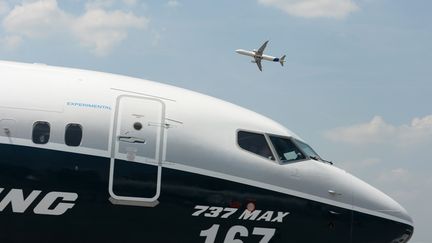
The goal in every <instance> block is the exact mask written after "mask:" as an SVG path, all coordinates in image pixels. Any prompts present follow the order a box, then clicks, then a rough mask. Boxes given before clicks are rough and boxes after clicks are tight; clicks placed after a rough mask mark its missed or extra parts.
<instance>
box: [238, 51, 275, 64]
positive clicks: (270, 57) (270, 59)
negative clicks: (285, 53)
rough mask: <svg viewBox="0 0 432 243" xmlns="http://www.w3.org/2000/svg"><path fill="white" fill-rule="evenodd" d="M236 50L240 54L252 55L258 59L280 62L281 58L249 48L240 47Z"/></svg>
mask: <svg viewBox="0 0 432 243" xmlns="http://www.w3.org/2000/svg"><path fill="white" fill-rule="evenodd" d="M236 52H237V53H238V54H241V55H245V56H250V57H253V58H257V59H262V60H266V61H271V62H279V58H277V57H274V56H269V55H264V54H263V55H257V54H256V52H254V51H247V50H243V49H238V50H236Z"/></svg>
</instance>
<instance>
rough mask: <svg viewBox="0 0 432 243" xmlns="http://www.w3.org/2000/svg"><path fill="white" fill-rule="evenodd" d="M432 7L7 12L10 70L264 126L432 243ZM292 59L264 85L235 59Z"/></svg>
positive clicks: (383, 3)
mask: <svg viewBox="0 0 432 243" xmlns="http://www.w3.org/2000/svg"><path fill="white" fill-rule="evenodd" d="M431 8H432V2H431V1H428V0H415V1H406V0H357V1H354V0H327V1H322V0H239V1H226V0H224V1H222V0H221V1H208V0H202V1H190V0H189V1H187V0H177V1H175V0H170V1H168V0H166V1H138V0H105V1H101V0H94V1H82V0H68V1H60V0H57V1H56V0H37V1H31V0H24V1H20V0H10V1H5V0H0V18H1V25H0V44H1V48H0V55H1V59H3V60H12V61H21V62H40V63H46V64H50V65H59V66H68V67H76V68H85V69H91V70H100V71H106V72H113V73H119V74H125V75H129V76H135V77H142V78H147V79H151V80H156V81H159V82H163V83H168V84H172V85H176V86H180V87H183V88H188V89H192V90H195V91H198V92H202V93H205V94H209V95H212V96H215V97H218V98H221V99H225V100H228V101H230V102H233V103H235V104H238V105H241V106H244V107H246V108H249V109H252V110H254V111H257V112H259V113H262V114H264V115H266V116H268V117H271V118H273V119H274V120H276V121H278V122H280V123H282V124H283V125H285V126H286V127H288V128H290V129H291V130H293V131H294V132H296V133H297V134H299V135H300V136H301V137H303V138H304V139H305V140H307V141H308V142H309V143H310V144H311V145H312V146H313V147H315V148H316V150H317V151H318V152H319V153H321V155H322V156H323V157H326V158H327V159H330V160H333V161H334V162H335V163H336V165H337V166H340V167H342V168H345V169H347V170H348V171H350V172H352V173H353V174H355V175H357V176H359V177H360V178H362V179H365V180H366V181H368V182H370V183H371V184H373V185H374V186H377V187H378V188H380V189H381V190H383V191H384V192H386V193H388V194H389V195H390V196H392V197H394V198H395V199H396V200H397V201H399V202H401V204H402V205H403V206H405V207H406V208H407V209H408V211H409V212H410V213H411V214H412V216H413V217H414V220H415V223H416V232H415V237H414V239H413V240H412V242H417V243H420V242H422V243H426V242H431V240H432V232H430V229H429V223H428V222H429V219H430V218H431V217H432V210H431V209H430V207H429V204H430V201H431V199H432V196H431V192H432V179H431V176H430V174H431V171H432V163H431V162H432V161H431V158H430V156H428V154H427V153H428V152H429V151H430V150H431V146H432V109H431V106H430V104H432V80H431V77H432V44H431V43H432V15H431V14H430V9H431ZM265 40H270V43H269V45H268V47H267V50H266V51H267V52H268V54H272V55H275V56H281V55H282V54H286V55H287V63H286V65H285V67H283V68H281V67H280V65H279V64H276V63H268V62H265V63H263V69H264V71H263V72H262V73H261V72H259V71H258V69H257V68H256V66H255V64H252V63H250V60H249V59H248V58H247V57H244V56H240V55H238V54H236V53H235V52H234V50H235V49H238V48H243V49H254V48H258V47H259V46H260V45H261V44H262V43H263V42H264V41H265Z"/></svg>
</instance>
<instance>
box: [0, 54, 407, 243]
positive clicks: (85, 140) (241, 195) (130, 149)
mask: <svg viewBox="0 0 432 243" xmlns="http://www.w3.org/2000/svg"><path fill="white" fill-rule="evenodd" d="M237 52H238V53H239V54H243V55H247V56H251V57H254V58H259V59H264V60H269V61H275V58H274V57H271V56H267V55H262V56H258V57H257V56H255V53H254V52H252V51H245V50H237ZM0 73H1V79H0V85H1V87H2V88H1V89H0V226H2V224H3V225H7V227H8V229H10V230H11V232H15V231H16V232H20V235H21V236H19V235H8V238H1V237H3V234H0V241H1V242H11V240H9V241H8V240H2V239H14V241H15V242H27V241H30V240H28V239H27V238H25V237H31V236H32V233H30V232H37V230H35V229H34V228H33V227H37V226H38V222H41V227H42V226H43V227H44V228H42V229H43V230H40V232H39V237H40V238H39V239H45V240H44V241H40V242H58V241H60V240H59V239H61V237H63V236H64V235H72V237H79V236H80V235H79V234H73V233H71V232H75V231H76V232H80V230H75V226H79V227H81V228H79V229H81V230H83V231H84V230H85V229H88V226H89V225H95V226H100V230H101V232H103V233H99V234H97V233H94V234H93V236H94V237H95V239H100V237H102V236H105V237H106V239H111V235H114V236H116V235H115V234H116V233H118V234H119V235H120V233H122V236H124V235H127V236H128V237H131V238H133V237H132V236H130V234H135V236H134V239H136V241H128V242H143V241H141V240H142V236H141V235H138V234H139V233H140V230H144V231H143V232H145V234H143V235H144V237H147V240H148V242H173V241H170V234H168V233H167V230H166V229H170V230H171V231H170V233H171V234H173V236H172V237H180V236H181V237H183V238H181V239H180V240H179V241H178V242H203V238H202V237H204V236H206V237H208V238H209V239H210V238H211V236H209V235H210V234H211V233H212V232H213V233H215V234H216V233H217V229H218V228H219V224H220V225H222V224H226V223H227V222H229V225H228V226H229V227H233V230H234V231H235V230H237V229H239V228H241V230H242V232H246V231H245V230H249V232H250V233H251V234H254V233H253V232H255V233H256V232H258V233H257V234H261V235H266V234H264V233H260V232H261V231H263V229H264V230H266V232H267V233H269V232H270V233H272V232H273V234H274V233H275V232H276V233H277V234H278V236H279V237H280V241H277V242H288V239H291V238H294V239H314V240H310V241H308V242H317V241H319V239H320V238H319V237H327V238H325V239H329V240H326V242H350V241H349V239H351V238H352V239H359V240H358V241H352V242H367V243H369V242H377V241H374V240H375V239H381V238H380V237H381V236H380V235H381V234H382V231H383V230H384V231H385V230H387V231H388V229H389V227H390V228H391V229H394V230H393V231H395V232H396V233H394V234H393V231H392V232H390V233H389V237H388V239H389V240H387V241H386V242H392V241H391V240H390V239H394V238H396V236H398V234H399V233H398V232H402V233H401V234H402V235H401V237H408V238H409V237H410V235H411V234H412V228H413V227H412V225H413V222H412V219H411V217H410V216H409V215H408V213H407V212H406V210H405V209H404V208H403V207H402V206H401V205H399V204H398V203H397V202H396V201H394V200H393V199H392V198H390V197H388V196H387V195H385V194H384V193H382V192H381V191H379V190H378V189H376V188H374V187H372V186H371V185H369V184H367V183H366V182H364V181H362V180H360V179H358V178H356V177H355V176H353V175H351V174H350V173H348V172H346V171H344V170H341V169H339V168H337V167H336V166H334V165H331V164H329V163H325V162H323V161H319V160H318V159H314V158H313V157H311V156H309V157H304V159H302V160H299V161H296V162H295V163H286V162H284V161H283V160H281V158H280V155H281V154H280V153H276V146H275V145H274V144H275V143H273V142H272V141H271V139H272V138H274V137H283V138H286V139H296V140H298V141H302V140H301V138H299V137H298V136H297V135H296V134H294V133H293V132H292V131H290V130H289V129H287V128H285V127H283V126H282V125H280V124H279V123H277V122H275V121H273V120H271V119H269V118H267V117H264V116H262V115H260V114H257V113H255V112H253V111H250V110H247V109H244V108H242V107H239V106H236V105H234V104H231V103H228V102H225V101H222V100H219V99H216V98H213V97H209V96H206V95H203V94H199V93H196V92H193V91H190V90H185V89H181V88H177V87H173V86H169V85H165V84H161V83H156V82H152V81H148V80H143V79H137V78H131V77H125V76H120V75H114V74H108V73H101V72H92V71H85V70H77V69H69V68H59V67H51V66H46V65H36V64H22V63H14V62H0ZM43 124H45V125H47V124H48V129H47V128H46V127H45V128H43V127H44V126H45V125H43ZM71 124H75V125H79V126H80V127H81V128H82V132H81V133H82V134H81V137H80V141H79V143H78V144H77V145H75V146H71V145H70V144H68V143H67V142H66V138H67V137H68V136H67V132H66V131H67V129H68V127H69V126H70V125H71ZM37 125H42V126H41V128H38V129H35V128H37V127H38V126H37ZM239 131H244V132H249V133H253V134H255V135H259V136H260V137H261V138H263V139H264V142H263V143H264V144H267V145H269V146H270V148H271V151H270V153H272V154H273V156H272V157H268V156H260V155H258V153H257V152H253V151H255V150H246V149H244V148H243V147H241V146H240V143H239ZM35 134H36V135H35ZM40 139H41V140H40ZM44 141H45V142H44ZM258 142H260V143H261V142H262V140H259V141H258ZM251 151H252V152H251ZM282 155H283V154H282ZM125 168H126V169H125ZM142 168H145V169H142ZM147 168H150V169H149V170H147ZM138 172H142V174H140V173H138ZM122 173H125V174H126V176H123V174H122ZM128 173H130V174H128ZM162 175H163V176H162ZM116 185H117V186H116ZM124 185H126V186H128V187H130V188H131V189H130V190H129V188H128V187H125V186H124ZM135 187H137V188H139V190H134V188H135ZM125 188H126V189H125ZM148 188H150V189H152V190H149V189H148ZM153 188H154V190H153ZM42 190H43V191H46V192H50V193H48V194H47V195H45V196H44V197H42V196H41V197H40V199H42V201H41V202H38V206H37V207H36V208H35V209H34V210H28V211H32V212H34V215H33V218H34V221H25V220H26V218H19V216H22V215H20V213H23V212H24V211H25V210H26V209H27V208H28V206H29V205H28V204H24V201H23V199H22V198H23V197H22V196H21V195H22V194H23V193H24V192H25V193H26V194H27V193H30V192H32V191H33V192H32V195H36V194H39V193H40V192H41V191H42ZM146 190H148V191H149V193H148V194H147V193H144V192H146ZM245 190H248V191H247V192H246V191H245ZM2 191H3V193H2ZM150 192H151V193H150ZM65 193H74V194H73V195H72V194H65ZM17 195H18V196H17ZM65 195H69V196H70V195H72V196H76V197H78V198H79V200H77V201H76V202H75V201H74V200H75V199H74V200H72V201H73V202H74V203H75V204H76V206H74V207H73V208H70V209H67V210H66V209H65V210H63V211H62V212H63V213H65V215H66V216H68V215H70V217H66V218H65V220H71V218H72V217H73V218H72V219H74V220H75V221H74V223H71V224H70V225H73V226H74V227H63V224H59V223H58V222H59V221H58V220H55V218H53V217H52V218H50V219H49V218H46V219H45V218H44V217H39V216H38V215H39V214H40V213H41V212H42V213H45V214H49V213H51V214H53V213H55V212H52V210H51V209H50V207H49V206H50V205H51V204H53V202H54V201H55V200H54V201H52V202H51V201H50V200H51V199H52V198H53V196H55V197H56V198H64V197H66V196H65ZM29 198H30V199H29V200H27V199H26V200H25V201H26V202H27V201H29V202H31V200H34V199H35V197H33V198H31V197H30V196H29ZM45 198H46V199H45ZM54 199H55V198H54ZM282 199H283V200H282ZM65 201H67V200H65ZM249 201H251V202H252V204H253V203H256V205H257V207H258V208H259V209H258V210H255V211H254V212H255V213H256V214H257V213H258V212H259V211H261V210H262V211H263V212H264V211H266V212H268V213H266V217H263V216H262V217H259V218H257V226H256V227H260V228H257V229H258V230H256V228H254V229H253V228H250V229H247V228H245V227H244V226H242V224H243V223H244V222H243V221H239V220H238V218H239V217H240V218H244V217H245V215H246V214H244V215H243V216H242V214H240V213H239V215H236V218H235V219H234V218H232V220H231V221H227V220H229V218H228V216H227V215H228V214H227V215H225V213H226V212H225V211H224V214H221V215H224V216H221V217H219V218H216V216H217V215H218V214H219V213H220V212H222V211H223V210H228V212H234V211H235V210H236V209H235V208H236V207H237V206H236V205H238V204H239V203H240V204H242V205H243V206H242V207H244V206H246V205H248V203H249ZM47 202H49V203H47ZM9 203H12V204H13V205H15V206H14V207H13V208H12V209H10V208H9V207H6V206H7V205H8V204H9ZM64 203H68V202H64ZM249 204H250V203H249ZM39 205H41V206H39ZM62 205H72V204H62ZM277 205H280V206H277ZM17 206H20V207H17ZM131 206H135V207H136V208H134V207H131ZM140 207H141V208H140ZM203 207H204V208H207V207H208V208H209V210H213V211H211V212H209V213H203V214H202V215H203V216H198V215H200V212H198V213H197V212H195V211H196V209H200V208H203ZM238 207H240V206H238ZM233 208H234V209H233ZM296 208H298V210H297V209H296ZM241 209H242V210H239V212H240V211H243V210H245V209H244V208H241ZM50 210H51V211H50ZM215 210H219V211H220V212H219V211H218V212H219V213H216V211H215ZM233 210H234V211H233ZM252 211H253V210H252ZM279 211H280V212H279ZM93 212H94V213H93ZM244 212H246V213H247V215H249V216H248V218H249V220H248V221H247V222H248V224H249V223H250V222H252V221H251V219H254V218H255V217H256V215H255V216H254V217H252V216H250V214H251V212H250V211H244ZM276 212H277V213H278V215H289V216H290V217H291V218H290V217H288V216H286V218H285V219H284V220H282V218H280V219H277V218H276V219H270V216H271V214H273V213H274V214H276ZM286 212H288V213H286ZM92 213H93V214H92ZM173 215H174V217H175V218H176V219H171V217H172V216H173ZM206 215H207V216H208V218H206V217H207V216H206ZM215 215H216V216H215ZM26 216H28V215H26ZM267 216H268V217H267ZM137 217H138V218H137ZM281 217H282V216H281ZM119 218H122V220H123V221H122V220H120V219H119ZM177 218H178V219H177ZM21 220H23V221H21ZM37 220H43V221H37ZM92 220H93V221H92ZM215 220H216V221H215ZM329 220H330V221H329ZM371 220H375V221H373V222H377V223H380V222H381V223H382V222H384V223H382V224H381V226H380V227H377V226H376V224H374V223H370V222H372V221H371ZM258 221H259V222H258ZM272 221H273V222H272ZM282 221H283V222H282ZM327 221H329V222H330V223H329V222H327ZM11 222H12V223H11ZM28 222H30V223H28ZM65 222H66V221H65ZM67 222H69V221H67ZM102 222H103V223H102ZM178 222H185V223H178ZM245 222H246V221H245ZM334 222H335V223H334ZM358 222H360V223H358ZM43 223H44V224H43ZM127 223H130V224H127ZM158 223H160V224H159V225H158ZM369 223H370V225H369ZM125 224H127V227H126V226H125ZM141 224H147V226H146V227H142V226H141ZM167 224H168V226H167ZM239 224H240V225H239ZM248 224H247V225H246V224H245V225H246V226H248ZM263 224H264V226H262V225H263ZM57 225H58V226H59V227H60V228H56V231H55V232H57V236H58V237H57V238H55V237H54V236H53V235H54V233H53V232H51V231H50V230H51V229H52V228H53V227H56V226H57ZM212 225H213V226H212ZM322 225H324V226H323V227H327V225H329V227H328V228H329V229H328V230H327V231H325V232H324V233H325V234H324V233H323V232H322V231H321V228H322ZM21 226H23V227H24V226H25V227H28V229H26V230H27V231H24V233H23V231H22V227H21ZM135 226H136V227H139V230H138V229H137V230H135V229H136V228H133V227H135ZM182 226H184V227H182ZM228 226H227V227H228ZM282 226H283V227H285V228H281V229H280V230H278V231H276V229H277V228H278V229H279V227H282ZM297 226H299V227H300V226H301V228H302V229H305V228H307V229H308V230H309V231H310V230H311V229H314V230H316V232H319V233H317V234H321V235H317V239H315V238H313V237H314V234H310V235H304V234H303V233H302V232H300V228H299V229H297V228H295V227H297ZM345 226H346V227H348V228H346V229H345V228H344V227H345ZM110 227H111V228H110ZM248 227H249V226H248ZM254 227H255V226H254ZM263 227H264V228H263ZM350 227H353V229H354V230H351V228H350ZM367 227H369V228H367ZM405 228H406V229H409V230H410V233H409V234H408V236H404V235H403V234H404V232H405ZM118 229H122V230H123V231H118ZM207 229H211V230H207ZM374 229H376V230H377V232H378V233H376V234H378V236H374V235H373V234H370V233H369V232H370V230H374ZM68 230H69V231H68ZM92 230H93V228H92ZM260 230H261V231H260ZM288 230H292V231H291V232H288ZM334 230H340V231H341V232H345V233H346V236H347V238H346V239H348V240H331V239H333V238H331V237H333V236H335V235H336V236H338V234H339V233H338V234H336V233H335V234H333V232H336V231H334ZM356 230H357V231H356ZM362 230H363V231H362ZM221 231H223V230H222V227H221ZM234 231H233V232H234ZM173 232H174V233H173ZM175 232H177V233H175ZM229 232H231V231H229ZM311 232H312V231H311ZM327 232H329V233H327ZM350 232H354V233H355V234H357V235H355V234H353V235H352V236H351V235H350ZM363 232H368V234H364V233H363ZM220 234H222V233H220ZM236 234H237V233H236V232H234V233H227V237H228V238H229V236H230V235H233V236H235V235H236ZM189 235H193V236H195V238H193V239H192V240H191V238H187V237H189ZM244 235H247V233H245V234H244ZM268 235H270V234H268ZM339 235H342V236H343V235H344V234H339ZM90 236H91V234H89V236H85V237H87V238H86V239H87V241H82V240H81V239H75V241H74V242H94V241H97V240H92V241H90ZM318 236H319V237H318ZM16 237H22V238H16ZM83 237H84V236H83ZM116 237H117V236H116ZM149 237H153V238H149ZM162 237H166V238H162ZM200 237H201V238H200ZM242 237H243V235H242ZM269 237H271V236H269ZM295 237H297V238H295ZM307 237H310V238H307ZM350 237H351V238H350ZM363 237H370V239H371V240H370V241H365V240H363V239H364V238H363ZM228 238H227V239H228ZM17 239H21V240H17ZM47 239H57V240H56V241H54V240H52V241H48V240H47ZM128 239H129V238H128ZM157 239H159V240H157ZM269 239H270V238H269ZM338 239H339V238H338ZM386 239H387V238H386ZM71 242H73V241H71ZM104 242H108V241H107V240H105V241H104ZM109 242H116V241H114V240H112V241H109ZM117 242H124V241H117ZM205 242H214V241H210V240H209V241H205ZM225 242H234V241H225ZM245 242H250V241H246V240H245ZM260 242H267V241H260ZM272 242H276V241H272ZM293 242H304V241H301V240H294V241H293ZM397 242H404V241H397Z"/></svg>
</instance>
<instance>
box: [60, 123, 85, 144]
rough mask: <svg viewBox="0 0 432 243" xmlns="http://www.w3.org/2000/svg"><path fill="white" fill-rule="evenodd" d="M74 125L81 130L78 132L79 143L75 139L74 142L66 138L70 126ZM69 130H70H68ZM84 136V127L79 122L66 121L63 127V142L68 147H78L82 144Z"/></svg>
mask: <svg viewBox="0 0 432 243" xmlns="http://www.w3.org/2000/svg"><path fill="white" fill-rule="evenodd" d="M72 126H74V127H79V130H80V132H81V134H80V138H79V143H77V142H76V141H74V143H71V142H70V138H68V131H70V128H71V127H72ZM70 132H71V131H70ZM83 136H84V129H83V126H82V125H81V124H79V123H68V124H67V125H66V127H65V133H64V142H65V144H66V145H67V146H69V147H79V146H81V144H82V139H83Z"/></svg>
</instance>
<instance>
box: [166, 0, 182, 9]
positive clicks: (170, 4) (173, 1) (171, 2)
mask: <svg viewBox="0 0 432 243" xmlns="http://www.w3.org/2000/svg"><path fill="white" fill-rule="evenodd" d="M166 5H167V6H168V7H172V8H174V7H178V6H179V5H180V3H179V2H178V1H177V0H169V1H168V2H167V4H166Z"/></svg>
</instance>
